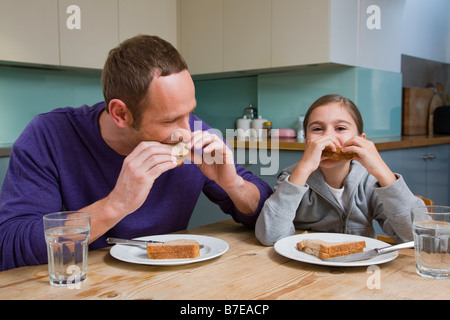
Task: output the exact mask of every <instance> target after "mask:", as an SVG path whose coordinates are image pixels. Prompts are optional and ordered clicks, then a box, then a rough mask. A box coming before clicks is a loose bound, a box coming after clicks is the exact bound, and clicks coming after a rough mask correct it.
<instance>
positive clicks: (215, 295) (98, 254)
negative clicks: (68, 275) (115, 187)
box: [0, 220, 450, 300]
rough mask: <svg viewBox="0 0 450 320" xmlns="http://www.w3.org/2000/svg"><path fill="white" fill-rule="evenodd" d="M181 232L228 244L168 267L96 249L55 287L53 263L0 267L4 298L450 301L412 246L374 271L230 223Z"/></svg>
mask: <svg viewBox="0 0 450 320" xmlns="http://www.w3.org/2000/svg"><path fill="white" fill-rule="evenodd" d="M182 233H190V234H199V235H207V236H212V237H217V238H219V239H222V240H225V241H227V242H228V244H229V245H230V248H229V250H228V251H227V252H226V253H225V254H224V255H222V256H220V257H217V258H214V259H211V260H208V261H203V262H198V263H192V264H186V265H180V266H169V267H167V266H149V265H139V264H132V263H127V262H122V261H119V260H116V259H115V258H113V257H112V256H111V255H110V254H109V248H104V249H100V250H95V251H90V252H89V265H88V279H87V281H86V282H85V283H83V284H81V288H79V289H68V288H58V287H54V286H51V285H50V284H49V279H48V270H47V265H40V266H29V267H21V268H17V269H12V270H8V271H3V272H0V299H21V300H25V299H31V300H33V299H63V300H65V299H67V300H74V299H103V300H114V299H156V300H159V299H170V300H171V299H173V300H185V299H187V300H197V299H201V300H215V299H220V300H229V299H231V300H233V299H236V300H246V299H250V300H253V299H258V300H263V299H268V300H272V299H281V300H290V299H312V300H314V299H368V300H374V299H449V298H450V280H433V279H427V278H423V277H420V276H419V275H418V274H416V271H415V264H414V251H413V249H404V250H401V251H399V256H398V257H397V258H396V259H395V260H393V261H391V262H388V263H385V264H381V265H379V266H377V267H375V268H374V269H373V268H369V267H328V266H318V265H313V264H307V263H302V262H299V261H294V260H290V259H288V258H285V257H283V256H281V255H279V254H278V253H276V252H275V250H274V249H273V247H265V246H262V245H260V244H259V242H258V240H257V239H256V238H255V236H254V232H253V230H249V229H248V228H246V227H243V226H241V225H239V224H237V223H235V222H233V221H231V220H227V221H223V222H218V223H214V224H210V225H206V226H201V227H197V228H194V229H190V230H187V231H185V232H182ZM378 267H379V268H378ZM377 277H378V278H377ZM378 284H379V287H377V285H378Z"/></svg>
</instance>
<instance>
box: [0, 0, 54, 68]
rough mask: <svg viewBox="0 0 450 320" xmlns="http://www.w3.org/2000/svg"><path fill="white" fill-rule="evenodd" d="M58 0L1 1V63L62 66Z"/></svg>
mask: <svg viewBox="0 0 450 320" xmlns="http://www.w3.org/2000/svg"><path fill="white" fill-rule="evenodd" d="M58 42H59V40H58V10H57V0H39V1H35V0H33V1H29V0H0V43H1V45H0V60H3V61H13V62H24V63H36V64H51V65H58V64H59V43H58Z"/></svg>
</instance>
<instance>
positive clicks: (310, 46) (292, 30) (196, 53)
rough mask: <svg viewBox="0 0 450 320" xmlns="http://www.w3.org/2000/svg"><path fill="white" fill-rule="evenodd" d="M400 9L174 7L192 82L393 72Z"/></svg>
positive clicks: (254, 3)
mask: <svg viewBox="0 0 450 320" xmlns="http://www.w3.org/2000/svg"><path fill="white" fill-rule="evenodd" d="M403 5H404V1H402V0H399V1H390V0H379V1H377V2H376V4H374V3H373V1H370V0H345V1H344V0H302V1H300V0H246V1H239V0H210V1H205V0H181V42H182V46H181V52H182V54H183V56H184V57H185V58H186V61H187V63H188V65H189V66H190V71H191V73H192V74H194V75H195V74H207V73H217V72H229V71H247V70H264V69H268V68H273V69H280V68H286V69H289V68H293V67H295V68H298V67H304V66H308V65H316V64H330V63H331V64H340V65H350V66H358V67H364V68H371V69H377V70H386V71H392V72H400V67H401V65H400V61H401V47H400V44H401V19H399V18H398V17H401V16H402V9H403Z"/></svg>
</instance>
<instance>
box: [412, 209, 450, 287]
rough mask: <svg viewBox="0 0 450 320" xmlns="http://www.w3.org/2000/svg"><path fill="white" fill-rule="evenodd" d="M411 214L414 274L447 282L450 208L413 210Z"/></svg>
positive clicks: (449, 248) (449, 265) (449, 260)
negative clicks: (414, 258)
mask: <svg viewBox="0 0 450 320" xmlns="http://www.w3.org/2000/svg"><path fill="white" fill-rule="evenodd" d="M412 214H413V234H414V251H415V256H416V271H417V273H418V274H420V275H421V276H423V277H428V278H433V279H448V278H450V207H448V206H421V207H415V208H413V209H412Z"/></svg>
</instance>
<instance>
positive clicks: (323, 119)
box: [305, 102, 358, 145]
mask: <svg viewBox="0 0 450 320" xmlns="http://www.w3.org/2000/svg"><path fill="white" fill-rule="evenodd" d="M305 129H306V139H307V140H314V139H316V138H318V137H320V136H322V135H329V136H334V137H335V138H336V139H337V140H338V141H339V142H340V144H341V145H342V144H343V143H344V142H346V141H347V140H349V139H350V138H352V137H354V136H356V135H358V129H357V126H356V123H355V120H354V119H353V117H352V115H351V114H350V112H349V111H348V110H347V108H346V107H345V106H343V105H342V104H340V103H338V102H332V103H329V104H326V105H323V106H319V107H317V108H315V109H314V110H313V111H312V112H311V115H310V118H309V122H308V125H307V128H305Z"/></svg>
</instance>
